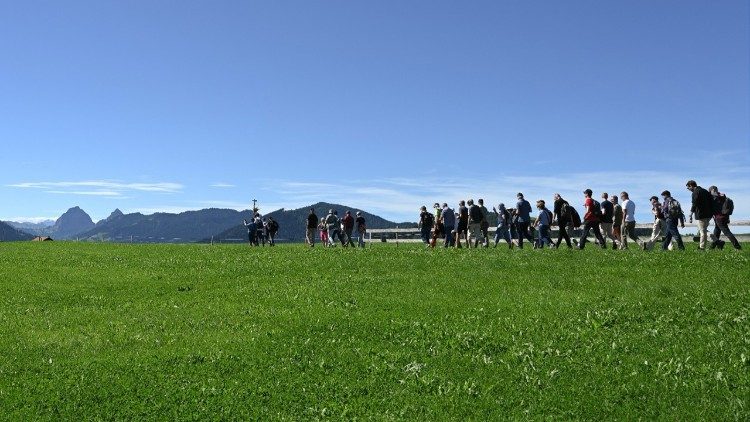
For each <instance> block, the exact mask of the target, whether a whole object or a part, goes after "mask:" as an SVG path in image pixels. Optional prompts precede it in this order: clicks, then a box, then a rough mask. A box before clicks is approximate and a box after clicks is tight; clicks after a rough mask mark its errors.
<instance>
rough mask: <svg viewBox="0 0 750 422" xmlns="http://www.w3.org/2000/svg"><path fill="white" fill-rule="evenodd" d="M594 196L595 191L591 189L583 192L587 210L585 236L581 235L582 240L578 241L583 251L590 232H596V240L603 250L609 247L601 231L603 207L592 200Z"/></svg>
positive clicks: (579, 247)
mask: <svg viewBox="0 0 750 422" xmlns="http://www.w3.org/2000/svg"><path fill="white" fill-rule="evenodd" d="M592 194H593V191H592V190H591V189H586V190H585V191H583V196H584V201H583V205H584V207H585V208H586V213H585V214H584V215H583V235H581V240H579V241H578V249H581V250H583V248H584V247H585V246H586V238H587V237H588V235H589V231H590V230H593V231H594V237H596V240H598V241H599V245H601V248H602V249H606V248H607V245H605V244H604V238H603V237H602V232H601V231H599V222H600V219H601V205H598V204H596V201H594V200H593V199H592V198H591V195H592Z"/></svg>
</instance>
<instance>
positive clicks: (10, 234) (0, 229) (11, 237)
mask: <svg viewBox="0 0 750 422" xmlns="http://www.w3.org/2000/svg"><path fill="white" fill-rule="evenodd" d="M33 238H34V236H32V235H31V234H29V233H26V232H23V231H21V230H19V229H17V228H15V227H13V226H11V225H10V224H7V223H4V222H2V221H0V241H2V242H14V241H19V240H31V239H33Z"/></svg>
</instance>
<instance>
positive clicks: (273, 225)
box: [268, 220, 279, 233]
mask: <svg viewBox="0 0 750 422" xmlns="http://www.w3.org/2000/svg"><path fill="white" fill-rule="evenodd" d="M268 231H270V232H272V233H276V232H277V231H279V223H277V222H276V220H273V221H271V222H270V223H268Z"/></svg>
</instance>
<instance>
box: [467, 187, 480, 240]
mask: <svg viewBox="0 0 750 422" xmlns="http://www.w3.org/2000/svg"><path fill="white" fill-rule="evenodd" d="M468 205H469V236H468V238H467V239H468V240H467V242H468V244H469V247H471V239H474V247H475V248H476V247H477V246H479V242H482V244H484V237H483V236H482V220H484V215H483V214H482V209H481V208H479V205H476V204H475V203H474V200H473V199H469V201H468Z"/></svg>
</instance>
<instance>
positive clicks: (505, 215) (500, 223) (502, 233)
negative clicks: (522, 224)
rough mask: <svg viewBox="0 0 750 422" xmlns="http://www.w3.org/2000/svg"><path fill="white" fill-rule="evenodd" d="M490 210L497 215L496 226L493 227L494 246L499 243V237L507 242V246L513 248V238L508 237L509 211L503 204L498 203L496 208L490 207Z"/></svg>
mask: <svg viewBox="0 0 750 422" xmlns="http://www.w3.org/2000/svg"><path fill="white" fill-rule="evenodd" d="M492 211H494V213H495V214H496V215H497V228H496V229H495V246H493V247H495V248H497V244H498V243H500V239H503V240H505V242H506V243H508V248H509V249H513V240H512V239H511V237H510V219H511V218H512V216H511V214H510V212H509V211H508V210H507V209H506V208H505V204H503V203H500V204H498V206H497V208H495V207H492Z"/></svg>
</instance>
